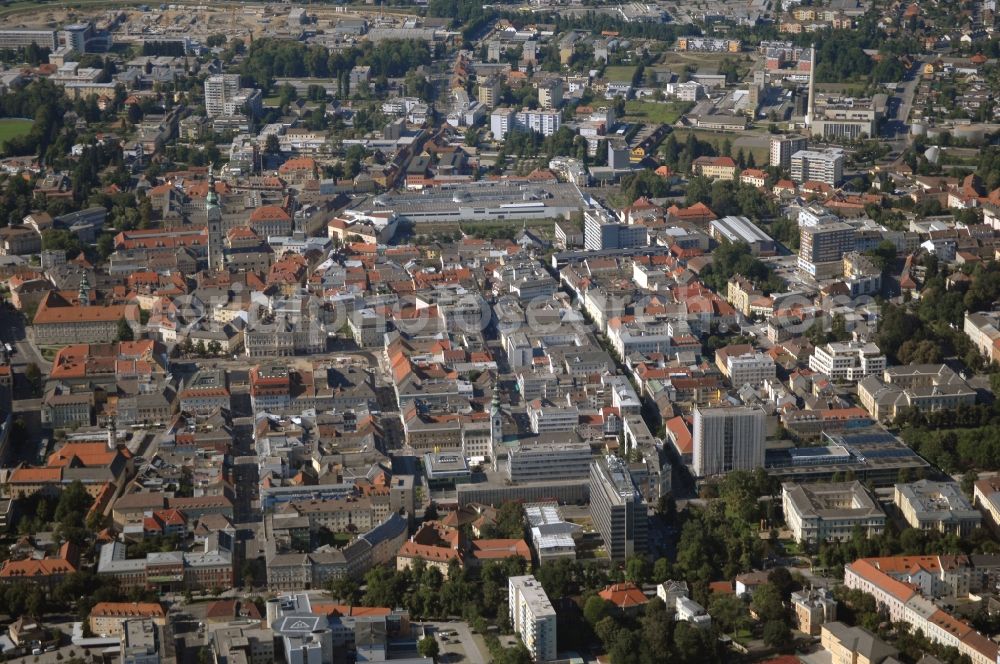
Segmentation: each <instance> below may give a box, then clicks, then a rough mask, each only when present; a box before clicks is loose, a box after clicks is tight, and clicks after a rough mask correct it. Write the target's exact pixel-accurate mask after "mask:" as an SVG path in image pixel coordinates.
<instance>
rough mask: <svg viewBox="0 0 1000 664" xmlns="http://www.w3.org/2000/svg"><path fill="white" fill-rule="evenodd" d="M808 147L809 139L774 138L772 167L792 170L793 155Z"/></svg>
mask: <svg viewBox="0 0 1000 664" xmlns="http://www.w3.org/2000/svg"><path fill="white" fill-rule="evenodd" d="M808 145H809V139H807V138H806V137H804V136H772V137H771V151H770V152H771V166H776V167H779V168H791V165H792V155H793V154H795V153H796V152H798V151H799V150H805V149H806V146H808Z"/></svg>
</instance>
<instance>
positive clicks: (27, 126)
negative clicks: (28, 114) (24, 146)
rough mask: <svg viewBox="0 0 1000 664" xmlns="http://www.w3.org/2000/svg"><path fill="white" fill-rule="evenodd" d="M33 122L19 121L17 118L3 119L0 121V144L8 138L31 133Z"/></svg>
mask: <svg viewBox="0 0 1000 664" xmlns="http://www.w3.org/2000/svg"><path fill="white" fill-rule="evenodd" d="M33 124H35V122H34V120H20V119H18V118H4V119H3V120H0V144H2V143H3V142H4V141H6V140H7V139H10V138H17V137H18V136H24V135H25V134H27V133H28V132H29V131H31V126H32V125H33Z"/></svg>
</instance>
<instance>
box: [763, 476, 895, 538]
mask: <svg viewBox="0 0 1000 664" xmlns="http://www.w3.org/2000/svg"><path fill="white" fill-rule="evenodd" d="M781 505H782V508H783V509H784V512H785V521H786V523H787V524H788V529H789V530H791V531H792V536H793V537H794V538H795V541H796V542H800V543H801V542H809V543H818V542H828V541H831V540H835V541H846V540H849V539H850V538H851V535H852V534H853V533H854V528H855V526H860V527H861V529H862V530H863V531H864V532H865V534H866V535H867V536H868V537H876V536H878V535H880V534H881V533H882V531H883V530H884V529H885V512H883V511H882V508H881V507H879V505H878V503H877V502H876V501H875V499H874V498H872V496H871V494H869V493H868V491H867V489H865V487H864V485H862V484H861V482H857V481H855V482H831V483H817V484H796V483H792V482H786V483H785V484H783V485H782V486H781Z"/></svg>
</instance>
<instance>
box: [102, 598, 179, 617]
mask: <svg viewBox="0 0 1000 664" xmlns="http://www.w3.org/2000/svg"><path fill="white" fill-rule="evenodd" d="M166 615H167V613H166V611H164V610H163V606H162V605H160V604H159V603H158V602H98V603H97V604H95V605H94V608H92V609H91V610H90V617H91V618H95V617H96V618H165V617H166Z"/></svg>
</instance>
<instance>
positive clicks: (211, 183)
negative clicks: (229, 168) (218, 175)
mask: <svg viewBox="0 0 1000 664" xmlns="http://www.w3.org/2000/svg"><path fill="white" fill-rule="evenodd" d="M218 208H219V195H218V194H217V193H216V192H215V165H214V164H213V165H211V166H209V167H208V194H207V195H206V196H205V209H206V210H207V211H208V212H209V213H211V212H212V210H213V209H218Z"/></svg>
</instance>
